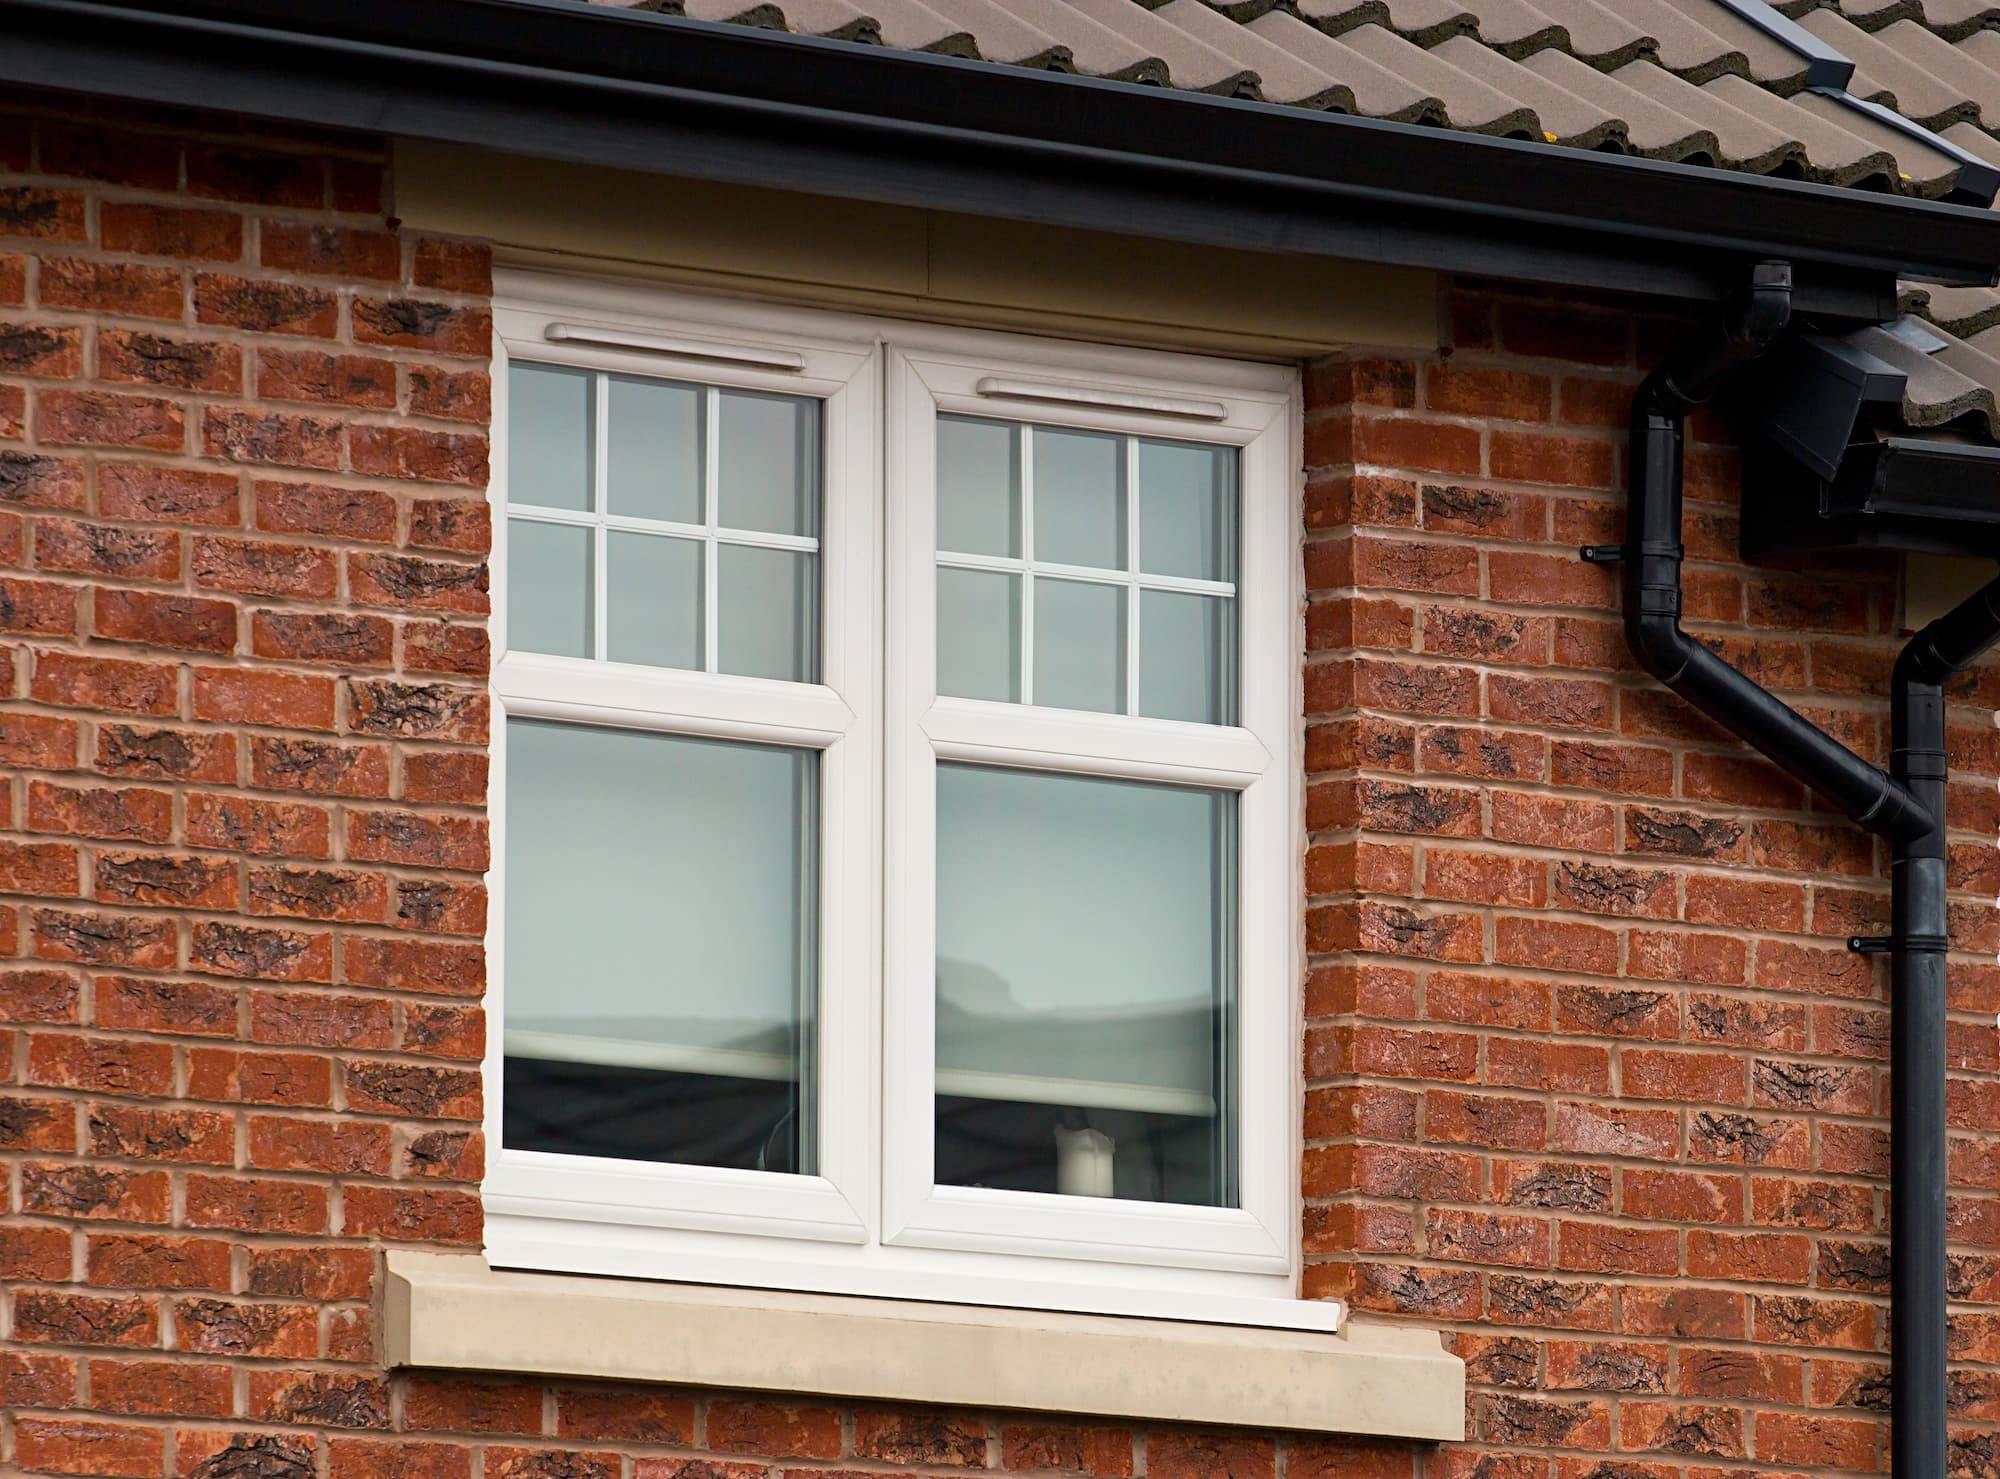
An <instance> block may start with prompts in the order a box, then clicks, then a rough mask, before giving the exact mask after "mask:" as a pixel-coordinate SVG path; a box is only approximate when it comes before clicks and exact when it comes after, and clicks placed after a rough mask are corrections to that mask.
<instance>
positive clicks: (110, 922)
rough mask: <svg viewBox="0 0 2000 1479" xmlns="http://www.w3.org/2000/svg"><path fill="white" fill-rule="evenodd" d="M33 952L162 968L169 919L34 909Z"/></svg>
mask: <svg viewBox="0 0 2000 1479" xmlns="http://www.w3.org/2000/svg"><path fill="white" fill-rule="evenodd" d="M31 933H32V936H33V939H34V948H35V954H36V956H37V957H39V958H40V959H42V960H73V961H77V962H79V963H81V964H85V965H110V966H128V967H132V968H134V969H139V970H155V971H157V970H166V969H168V968H170V967H171V966H172V965H173V963H174V955H175V941H176V935H177V932H176V929H175V926H174V922H173V921H172V920H170V919H152V918H147V917H144V916H140V915H130V914H106V913H100V912H93V911H81V912H79V911H71V910H60V909H37V910H35V911H34V913H33V915H32V916H31Z"/></svg>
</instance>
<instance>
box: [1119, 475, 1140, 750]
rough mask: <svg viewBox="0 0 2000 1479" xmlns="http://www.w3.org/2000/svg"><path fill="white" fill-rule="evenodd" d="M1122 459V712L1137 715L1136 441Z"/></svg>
mask: <svg viewBox="0 0 2000 1479" xmlns="http://www.w3.org/2000/svg"><path fill="white" fill-rule="evenodd" d="M1120 449H1121V451H1122V452H1123V453H1124V460H1125V479H1124V481H1125V486H1124V488H1123V489H1121V490H1120V493H1119V496H1120V497H1122V498H1123V499H1124V500H1125V712H1126V713H1128V714H1136V713H1138V712H1139V439H1138V438H1137V437H1126V438H1125V439H1124V441H1123V442H1122V443H1121V444H1120Z"/></svg>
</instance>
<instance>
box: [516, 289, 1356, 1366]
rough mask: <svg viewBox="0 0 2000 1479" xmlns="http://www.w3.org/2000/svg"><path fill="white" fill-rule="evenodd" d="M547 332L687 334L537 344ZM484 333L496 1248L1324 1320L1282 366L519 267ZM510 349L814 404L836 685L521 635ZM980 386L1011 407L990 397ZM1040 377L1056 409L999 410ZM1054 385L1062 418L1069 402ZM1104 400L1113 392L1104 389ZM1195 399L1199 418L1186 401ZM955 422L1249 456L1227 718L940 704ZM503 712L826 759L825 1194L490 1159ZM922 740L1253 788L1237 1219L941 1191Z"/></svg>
mask: <svg viewBox="0 0 2000 1479" xmlns="http://www.w3.org/2000/svg"><path fill="white" fill-rule="evenodd" d="M558 323H561V324H567V325H577V324H582V325H585V326H586V327H595V328H598V329H605V330H612V331H614V332H618V333H623V334H626V335H628V336H629V335H633V334H637V335H639V336H641V337H648V338H652V339H655V340H657V341H659V342H661V343H665V344H672V345H676V346H678V348H677V349H676V350H675V351H674V352H671V353H669V352H658V351H652V350H646V349H639V348H633V347H618V346H611V345H602V344H598V345H585V344H583V343H581V342H578V341H575V340H568V339H565V340H559V341H552V340H551V339H550V338H549V337H548V331H549V329H550V327H551V326H552V325H555V324H558ZM495 328H496V335H495V339H496V349H495V357H494V364H493V464H494V473H493V485H492V493H491V498H492V502H493V515H494V521H495V527H496V530H497V531H499V532H498V537H496V540H495V552H494V579H495V588H496V602H495V616H494V619H493V630H494V651H495V663H494V670H493V679H492V692H493V697H494V707H495V713H496V722H495V727H494V738H493V764H494V771H493V783H492V813H493V829H494V857H495V859H496V861H495V865H494V871H493V875H492V912H491V916H490V923H489V932H488V957H489V978H490V984H489V994H488V1009H489V1018H490V1020H491V1022H492V1024H493V1028H494V1030H493V1031H491V1032H490V1033H489V1045H488V1057H487V1065H486V1066H487V1072H486V1084H487V1095H488V1101H487V1121H486V1127H487V1132H488V1147H489V1169H488V1173H487V1177H486V1181H485V1184H484V1187H483V1191H484V1195H485V1206H486V1213H487V1243H488V1254H489V1258H490V1259H491V1260H492V1261H493V1262H494V1263H495V1265H496V1266H511V1267H523V1268H539V1269H549V1270H562V1271H569V1272H582V1273H598V1274H612V1275H624V1276H630V1277H641V1278H647V1277H651V1278H659V1277H671V1278H674V1279H678V1280H689V1281H695V1282H709V1283H723V1284H738V1285H748V1286H762V1287H773V1288H793V1289H806V1290H818V1291H823V1292H831V1293H858V1294H875V1295H891V1296H902V1297H910V1298H919V1299H930V1300H942V1301H949V1302H971V1303H981V1304H1002V1305H1004V1304H1015V1305H1021V1306H1026V1307H1036V1308H1050V1309H1077V1310H1086V1311H1095V1312H1101V1313H1113V1314H1134V1315H1152V1316H1168V1317H1175V1318H1182V1319H1188V1318H1194V1319H1211V1320H1219V1321H1224V1322H1228V1323H1242V1324H1267V1325H1287V1326H1294V1327H1305V1328H1317V1329H1334V1328H1337V1326H1338V1322H1339V1320H1340V1318H1341V1316H1342V1313H1343V1309H1342V1306H1340V1305H1339V1304H1337V1303H1335V1302H1332V1301H1306V1300H1300V1299H1298V1298H1297V1297H1296V1296H1297V1279H1298V1276H1299V1271H1300V1261H1301V1260H1300V1250H1299V1232H1298V1229H1299V1205H1300V1204H1299V1192H1298V1186H1297V1168H1298V1165H1299V1157H1300V1153H1301V1140H1300V1123H1299V1103H1300V1097H1299V1096H1300V1093H1301V1087H1300V1078H1299V1066H1298V1065H1299V1053H1300V1024H1299V999H1300V990H1301V974H1302V970H1303V955H1302V945H1303V939H1302V930H1303V921H1302V909H1303V876H1302V869H1303V836H1304V833H1303V807H1304V795H1303V792H1304V785H1303V769H1302V763H1301V757H1302V746H1303V723H1302V720H1301V718H1300V714H1301V707H1300V682H1301V679H1300V672H1301V662H1300V656H1301V654H1302V653H1303V650H1304V649H1303V583H1302V572H1301V568H1300V566H1301V559H1302V553H1301V539H1300V536H1299V532H1298V531H1299V530H1300V528H1301V522H1300V521H1301V498H1302V475H1301V473H1300V469H1299V456H1298V446H1299V443H1300V428H1301V422H1302V415H1301V409H1300V395H1299V385H1298V372H1297V370H1296V368H1295V367H1293V366H1289V365H1283V366H1280V365H1270V364H1262V363H1253V362H1247V361H1231V360H1222V359H1215V358H1208V357H1201V356H1193V355H1181V354H1174V353H1167V352H1162V351H1156V350H1136V349H1118V348H1107V347H1102V346H1097V345H1090V344H1082V343H1073V342H1067V341H1058V340H1048V339H1035V338H1029V337H1026V336H1021V335H1014V334H1006V333H996V332H989V331H984V330H960V329H953V328H947V327H940V326H935V325H930V324H915V323H903V322H899V321H888V320H880V319H871V318H862V317H858V316H854V315H847V314H841V313H837V312H831V311H827V310H823V309H811V308H793V307H789V306H785V305H779V304H773V303H768V302H761V301H753V300H747V299H746V300H737V299H730V298H721V297H709V296H700V295H696V294H693V293H688V292H684V291H681V290H679V289H668V288H664V287H658V286H652V285H646V284H626V283H615V282H609V281H600V280H588V279H579V278H575V277H567V276H559V275H556V274H553V273H548V272H543V271H539V270H529V269H502V270H501V271H500V272H499V273H497V274H496V295H495ZM689 349H692V350H693V351H694V352H693V353H688V352H685V351H687V350H689ZM704 351H707V352H704ZM746 352H747V357H756V356H758V355H763V356H767V357H770V356H776V357H782V356H785V355H792V356H796V357H798V358H800V359H801V360H802V361H803V363H802V365H801V367H800V368H799V369H796V370H792V369H772V368H768V367H763V366H759V365H756V364H751V363H747V362H746ZM516 358H521V359H531V360H534V361H537V362H542V363H551V364H566V365H573V366H577V367H582V368H593V369H607V370H613V371H617V372H622V373H634V374H640V375H650V376H654V377H659V378H665V379H676V380H682V381H687V382H695V383H700V384H712V385H724V386H732V387H742V388H747V389H753V390H767V391H778V392H780V393H785V394H811V395H818V396H821V397H822V398H823V399H824V402H825V410H824V412H823V425H824V428H825V437H826V445H825V449H824V455H823V458H822V466H823V469H824V472H823V479H824V487H823V507H822V516H821V525H822V530H821V546H820V548H821V561H820V572H819V575H820V580H819V585H820V591H821V601H822V615H821V632H822V648H821V668H820V679H821V681H820V683H819V684H816V685H802V684H792V683H784V682H778V681H774V680H765V679H748V678H735V677H728V676H718V675H711V674H705V673H695V672H678V671H671V670H665V669H643V668H633V667H629V666H628V665H623V664H617V663H604V662H598V661H596V660H593V659H578V658H550V657H543V656H539V655H535V654H521V653H512V652H509V651H508V650H507V647H506V633H505V610H506V602H505V594H506V589H507V586H506V581H507V565H506V558H507V557H506V537H505V535H506V529H507V524H506V514H507V488H506V467H507V458H506V416H507V370H508V366H509V364H510V363H511V362H512V361H513V360H514V359H516ZM982 380H987V381H992V382H994V383H996V384H999V385H1002V386H1007V387H1011V388H1009V389H1007V390H1005V392H1004V393H1002V394H997V395H996V394H994V393H991V392H990V391H989V392H988V393H986V394H982V393H981V391H980V388H979V382H980V381H982ZM1023 386H1025V387H1026V388H1027V390H1028V391H1030V392H1037V391H1038V388H1039V391H1043V392H1046V391H1049V390H1053V391H1054V392H1055V394H1056V396H1057V398H1055V399H1042V398H1037V396H1036V394H1029V395H1026V396H1022V395H1018V394H1016V391H1018V390H1019V389H1020V388H1021V387H1023ZM1065 387H1072V388H1074V390H1075V391H1076V392H1077V393H1078V394H1080V396H1081V398H1080V399H1070V398H1067V397H1068V396H1069V394H1070V392H1069V390H1066V389H1065ZM1107 396H1109V397H1110V398H1111V399H1112V400H1114V401H1122V402H1123V404H1119V405H1106V404H1104V403H1103V402H1104V400H1105V398H1106V397H1107ZM1193 405H1201V406H1204V407H1206V408H1208V409H1204V410H1203V411H1202V412H1201V414H1200V415H1199V416H1198V417H1193V416H1190V415H1189V414H1188V410H1189V408H1190V406H1193ZM1162 407H1164V408H1166V409H1165V411H1164V412H1163V410H1162ZM940 409H943V410H948V411H967V412H971V413H973V414H977V415H980V416H983V417H988V418H992V419H1000V420H1011V421H1018V422H1028V423H1034V424H1042V425H1066V426H1080V427H1087V428H1091V429H1101V430H1110V431H1119V432H1125V433H1128V434H1137V435H1143V436H1147V437H1165V438H1169V439H1185V440H1191V441H1197V442H1205V443H1209V444H1225V445H1232V446H1235V447H1237V448H1239V449H1240V459H1241V460H1240V462H1239V468H1238V476H1237V490H1238V500H1239V510H1240V514H1239V517H1240V520H1241V523H1240V527H1239V531H1238V537H1237V551H1238V562H1239V563H1238V569H1237V572H1236V589H1237V610H1236V621H1237V641H1238V652H1237V665H1236V666H1237V681H1238V683H1239V685H1240V688H1239V696H1238V708H1237V715H1236V717H1237V724H1236V725H1235V726H1217V725H1208V724H1199V723H1193V722H1183V721H1175V720H1156V719H1144V718H1135V717H1130V716H1122V715H1098V714H1086V713H1080V712H1075V711H1067V710H1054V709H1035V708H1026V707H1023V706H1020V705H1013V704H1000V703H985V702H981V701H975V700H959V699H943V700H940V699H937V698H936V696H935V658H934V633H933V632H932V630H931V625H930V624H931V622H932V621H934V609H933V608H934V600H935V575H934V569H935V554H934V549H933V548H932V545H931V543H930V542H929V534H928V531H929V530H930V528H931V521H932V520H934V516H935V510H934V505H933V504H932V503H931V502H930V501H929V491H930V488H929V485H930V483H931V481H932V480H934V475H935V446H934V433H933V431H932V429H931V428H933V427H934V419H935V416H936V414H937V412H938V411H939V410H940ZM1213 412H1219V413H1220V414H1212V413H1213ZM580 669H582V670H588V671H578V670H580ZM509 715H513V716H516V717H536V718H555V719H569V720H573V721H577V720H580V721H584V722H589V723H603V724H617V725H627V726H636V727H640V728H648V729H655V730H658V731H660V732H666V733H675V734H689V735H699V736H706V737H719V738H736V739H740V740H746V741H753V742H757V741H761V742H777V743H785V744H794V745H804V746H807V747H810V748H814V749H817V750H819V751H820V752H821V755H822V761H821V765H822V773H821V778H820V788H821V798H822V801H821V806H822V816H821V819H820V850H821V863H820V870H819V871H820V894H821V898H820V909H821V915H820V921H819V926H820V971H819V1039H820V1040H819V1047H818V1051H817V1054H816V1062H817V1073H818V1085H819V1124H820V1144H819V1161H818V1171H819V1174H818V1175H816V1176H813V1177H800V1176H792V1175H787V1174H783V1173H769V1172H755V1171H734V1170H725V1169H711V1168H701V1167H686V1166H673V1165H664V1164H662V1165H654V1164H652V1163H639V1162H622V1161H605V1162H592V1161H585V1162H582V1163H581V1164H578V1163H577V1161H578V1160H579V1159H580V1158H572V1157H566V1156H557V1155H549V1154H544V1153H538V1152H527V1151H509V1150H508V1149H506V1147H505V1145H504V1142H503V1140H502V1136H501V1115H502V1112H503V1105H502V1067H503V1063H502V1059H503V1055H504V1038H505V1030H504V1024H505V1007H504V1000H505V955H504V943H505V942H504V938H503V936H504V928H503V922H504V919H505V878H504V871H505V870H504V858H505V845H506V843H505V837H506V819H505V784H506V782H505V776H506V758H505V750H506V720H507V717H508V716H509ZM940 753H944V754H945V755H946V756H947V758H953V759H964V760H974V761H981V762H985V763H994V762H998V763H1004V764H1007V765H1010V766H1016V767H1028V768H1042V769H1049V770H1055V771H1059V772H1064V773H1070V774H1084V775H1090V774H1095V775H1105V776H1116V777H1124V778H1128V779H1136V780H1151V781H1158V782H1166V783H1172V784H1199V785H1202V786H1207V787H1217V788H1222V789H1228V790H1234V791H1236V792H1238V793H1239V796H1240V797H1241V798H1242V799H1241V800H1240V801H1239V803H1238V806H1239V817H1238V823H1237V829H1236V830H1237V837H1238V862H1237V870H1236V872H1237V900H1238V913H1237V920H1236V925H1237V930H1236V932H1237V939H1238V951H1239V954H1238V964H1237V982H1238V995H1237V1003H1238V1006H1237V1010H1238V1014H1239V1015H1238V1023H1237V1037H1238V1055H1239V1056H1238V1072H1237V1085H1238V1092H1239V1095H1240V1105H1239V1118H1238V1127H1237V1136H1236V1143H1237V1147H1238V1150H1237V1155H1238V1164H1237V1170H1238V1187H1239V1192H1240V1195H1239V1206H1237V1207H1234V1208H1222V1209H1219V1208H1204V1207H1188V1206H1175V1205H1168V1204H1151V1203H1138V1202H1130V1201H1121V1202H1117V1203H1109V1202H1107V1203H1103V1204H1091V1205H1087V1206H1081V1207H1079V1206H1073V1205H1069V1204H1071V1203H1074V1202H1077V1201H1079V1200H1081V1199H1077V1198H1064V1197H1057V1196H1053V1195H1044V1194H1033V1193H1011V1192H980V1191H977V1190H976V1189H970V1188H935V1187H932V1186H931V1185H930V1184H929V1183H930V1180H931V1155H932V1149H931V1144H930V1136H931V1130H932V1123H933V1118H932V1117H933V1108H932V1103H931V1084H932V1074H933V1058H934V1053H933V1048H932V1042H931V1038H932V1032H933V1028H932V1021H933V1016H932V1009H933V1007H934V992H935V986H934V976H935V963H934V948H935V947H934V938H935V927H936V921H935V916H934V910H935V905H934V888H935V879H934V877H930V876H929V875H928V874H926V873H925V868H926V867H930V866H934V865H933V864H932V863H931V862H930V860H931V859H933V858H934V849H935V838H934V836H932V835H931V833H930V832H929V831H924V832H923V833H922V835H921V836H920V837H918V838H917V839H916V843H917V845H915V846H913V845H912V836H913V834H912V831H911V828H912V827H913V826H919V825H922V826H926V827H927V826H928V825H929V821H928V817H929V815H930V813H931V812H932V811H934V807H935V784H934V770H933V768H932V767H934V765H935V762H936V759H937V757H938V755H939V754H940ZM885 921H886V922H889V923H887V924H885ZM996 1213H997V1214H999V1215H997V1216H996V1215H995V1214H996Z"/></svg>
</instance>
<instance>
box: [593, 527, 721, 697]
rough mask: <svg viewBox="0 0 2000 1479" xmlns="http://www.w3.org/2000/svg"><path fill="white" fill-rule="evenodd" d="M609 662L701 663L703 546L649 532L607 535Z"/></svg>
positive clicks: (660, 665)
mask: <svg viewBox="0 0 2000 1479" xmlns="http://www.w3.org/2000/svg"><path fill="white" fill-rule="evenodd" d="M607 538H608V540H609V543H610V549H609V551H608V554H607V556H606V563H607V564H609V566H610V567H611V569H610V583H611V600H610V608H611V609H610V618H609V626H610V632H609V635H610V643H609V647H610V650H609V652H608V654H607V655H608V656H609V657H610V659H611V660H612V661H613V662H636V663H645V664H646V665H647V666H649V667H655V668H699V667H700V666H701V665H702V591H701V581H702V553H701V550H702V547H701V544H700V542H699V541H697V540H692V539H667V538H663V537H661V536H658V535H653V534H624V533H620V532H618V531H617V530H613V531H612V532H611V533H610V535H608V536H607Z"/></svg>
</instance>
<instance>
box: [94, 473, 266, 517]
mask: <svg viewBox="0 0 2000 1479" xmlns="http://www.w3.org/2000/svg"><path fill="white" fill-rule="evenodd" d="M241 502H242V499H241V495H240V493H239V492H238V489H237V480H236V478H235V477H233V476H231V475H230V474H228V473H215V472H192V471H187V470H184V469H180V468H173V469H168V468H152V467H135V466H132V465H130V464H127V463H114V464H111V465H108V466H104V467H100V468H99V469H98V470H97V504H98V510H99V511H100V512H101V513H103V514H104V515H105V517H107V518H114V519H152V520H155V521H157V522H160V523H173V524H234V523H235V522H236V521H237V520H238V518H239V517H240V516H241Z"/></svg>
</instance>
